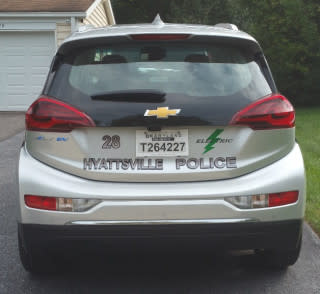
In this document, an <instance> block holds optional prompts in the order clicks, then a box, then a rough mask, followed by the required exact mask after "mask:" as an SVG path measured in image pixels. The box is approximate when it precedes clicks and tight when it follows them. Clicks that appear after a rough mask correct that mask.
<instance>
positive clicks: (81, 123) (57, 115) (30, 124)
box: [26, 96, 95, 132]
mask: <svg viewBox="0 0 320 294" xmlns="http://www.w3.org/2000/svg"><path fill="white" fill-rule="evenodd" d="M94 126H95V123H94V122H93V120H92V119H91V118H90V117H89V116H88V115H87V114H85V113H84V112H82V111H80V110H78V109H76V108H74V107H73V106H70V105H68V104H66V103H64V102H62V101H59V100H56V99H53V98H50V97H45V96H42V97H40V98H39V99H37V100H36V101H35V102H34V103H33V104H32V105H31V106H30V107H29V109H28V111H27V113H26V129H27V130H29V131H44V132H70V131H72V130H73V129H74V128H78V127H94Z"/></svg>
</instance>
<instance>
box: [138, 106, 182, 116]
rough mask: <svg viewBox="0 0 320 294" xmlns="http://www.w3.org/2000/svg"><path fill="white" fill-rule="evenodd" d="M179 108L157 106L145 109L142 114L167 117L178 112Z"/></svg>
mask: <svg viewBox="0 0 320 294" xmlns="http://www.w3.org/2000/svg"><path fill="white" fill-rule="evenodd" d="M180 111H181V109H169V107H158V108H157V110H149V109H147V110H146V112H145V113H144V116H156V117H157V118H168V117H169V116H173V115H177V114H179V113H180Z"/></svg>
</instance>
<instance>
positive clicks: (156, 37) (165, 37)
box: [130, 34, 190, 41]
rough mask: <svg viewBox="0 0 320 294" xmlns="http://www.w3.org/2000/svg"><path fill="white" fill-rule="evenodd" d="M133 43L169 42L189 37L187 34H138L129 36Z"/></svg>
mask: <svg viewBox="0 0 320 294" xmlns="http://www.w3.org/2000/svg"><path fill="white" fill-rule="evenodd" d="M130 37H131V39H132V40H135V41H170V40H185V39H188V38H189V37H190V35H189V34H142V35H141V34H139V35H130Z"/></svg>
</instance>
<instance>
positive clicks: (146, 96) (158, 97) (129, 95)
mask: <svg viewBox="0 0 320 294" xmlns="http://www.w3.org/2000/svg"><path fill="white" fill-rule="evenodd" d="M165 96H166V93H165V92H162V91H158V90H145V89H143V90H124V91H113V92H106V93H96V94H94V95H92V96H91V99H92V100H101V101H115V102H151V103H152V102H155V103H159V102H163V101H165Z"/></svg>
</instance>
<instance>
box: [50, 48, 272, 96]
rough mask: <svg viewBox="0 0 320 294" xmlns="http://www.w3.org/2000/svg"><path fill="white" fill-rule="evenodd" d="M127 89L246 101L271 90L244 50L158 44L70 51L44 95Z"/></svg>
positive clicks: (95, 93) (257, 65)
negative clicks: (243, 99) (236, 96)
mask: <svg viewBox="0 0 320 294" xmlns="http://www.w3.org/2000/svg"><path fill="white" fill-rule="evenodd" d="M128 90H129V91H131V90H132V91H133V92H134V91H136V90H157V91H161V92H164V93H165V94H166V95H167V97H169V96H170V95H174V94H179V95H181V94H182V95H185V96H188V97H190V98H192V97H195V98H199V97H213V98H214V97H217V96H219V97H225V98H228V97H231V96H234V95H239V98H241V97H250V98H249V99H250V100H254V99H257V98H260V97H263V96H265V95H268V94H270V93H271V92H272V91H271V88H270V86H269V84H268V82H267V80H266V77H265V76H264V74H263V72H262V70H261V68H260V66H259V63H258V62H257V61H256V60H255V58H254V56H253V54H250V52H248V51H246V50H245V49H243V48H236V47H234V46H230V45H221V44H192V43H190V44H188V43H176V44H175V43H165V42H161V43H126V44H112V45H105V46H99V47H94V48H87V49H82V50H79V51H78V52H77V53H76V54H74V52H73V54H72V55H70V56H66V57H65V58H64V59H63V63H62V64H61V65H60V67H59V68H58V70H57V73H56V75H55V78H54V80H53V82H52V84H51V86H50V87H49V93H47V94H48V95H50V96H53V97H56V98H60V99H62V100H67V101H68V100H70V99H71V100H76V99H77V97H80V96H81V97H82V98H83V97H87V98H89V99H90V98H92V97H93V96H96V95H100V94H107V93H110V92H118V91H128ZM247 99H248V98H247Z"/></svg>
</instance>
